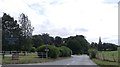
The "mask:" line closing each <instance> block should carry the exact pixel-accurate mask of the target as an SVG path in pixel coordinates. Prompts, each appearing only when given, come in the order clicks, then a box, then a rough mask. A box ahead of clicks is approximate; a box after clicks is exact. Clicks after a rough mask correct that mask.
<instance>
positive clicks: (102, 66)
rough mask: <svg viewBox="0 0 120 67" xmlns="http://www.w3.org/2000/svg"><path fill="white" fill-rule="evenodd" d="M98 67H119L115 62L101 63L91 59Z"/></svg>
mask: <svg viewBox="0 0 120 67" xmlns="http://www.w3.org/2000/svg"><path fill="white" fill-rule="evenodd" d="M92 61H93V62H94V63H96V64H97V65H98V66H100V67H119V66H118V63H117V62H109V61H102V60H98V59H92Z"/></svg>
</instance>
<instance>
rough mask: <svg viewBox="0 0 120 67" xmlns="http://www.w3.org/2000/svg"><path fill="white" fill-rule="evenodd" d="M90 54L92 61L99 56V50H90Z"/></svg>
mask: <svg viewBox="0 0 120 67" xmlns="http://www.w3.org/2000/svg"><path fill="white" fill-rule="evenodd" d="M88 52H89V57H90V59H92V58H96V54H97V50H96V49H89V50H88Z"/></svg>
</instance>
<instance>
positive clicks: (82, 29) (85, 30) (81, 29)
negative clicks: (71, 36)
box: [75, 28, 88, 32]
mask: <svg viewBox="0 0 120 67" xmlns="http://www.w3.org/2000/svg"><path fill="white" fill-rule="evenodd" d="M75 31H77V32H88V29H85V28H76V29H75Z"/></svg>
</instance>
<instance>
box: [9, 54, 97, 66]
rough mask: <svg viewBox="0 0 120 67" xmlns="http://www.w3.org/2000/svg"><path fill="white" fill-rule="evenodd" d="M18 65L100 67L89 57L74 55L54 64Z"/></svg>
mask: <svg viewBox="0 0 120 67" xmlns="http://www.w3.org/2000/svg"><path fill="white" fill-rule="evenodd" d="M17 65H21V66H22V67H24V66H23V65H27V66H28V67H30V66H34V67H35V66H42V67H43V66H44V65H46V66H49V65H53V66H51V67H54V66H56V65H57V67H58V65H61V66H64V67H66V66H67V67H69V66H72V67H74V66H78V67H80V66H81V65H85V66H86V67H87V66H88V67H90V66H91V67H93V66H95V67H98V66H97V65H96V64H95V63H93V62H92V61H91V60H90V58H89V56H87V55H79V56H78V55H72V57H71V58H67V59H63V60H57V61H53V62H45V63H35V64H17ZM73 65H74V66H73ZM46 66H45V67H46ZM61 66H60V67H61ZM11 67H14V66H11ZM81 67H83V66H81Z"/></svg>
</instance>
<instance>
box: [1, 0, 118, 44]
mask: <svg viewBox="0 0 120 67" xmlns="http://www.w3.org/2000/svg"><path fill="white" fill-rule="evenodd" d="M105 2H109V1H107V0H0V13H1V12H6V13H9V14H10V15H11V16H13V17H16V19H17V17H18V16H19V14H20V13H25V14H27V15H28V17H29V19H30V20H31V22H32V25H33V26H34V27H35V30H34V34H39V33H44V32H45V33H46V32H48V33H49V34H50V35H53V36H57V35H59V36H62V37H67V36H70V35H76V34H83V35H85V36H86V38H87V39H88V41H90V42H91V41H96V42H98V38H99V36H101V37H102V38H103V41H107V39H104V38H109V39H108V41H107V42H109V41H111V42H113V43H117V41H116V40H117V37H116V36H113V35H118V34H117V33H118V18H117V17H118V16H117V15H118V12H117V7H115V6H117V3H113V4H109V3H105ZM110 2H114V1H112V0H111V1H110ZM115 2H116V1H115ZM0 15H1V14H0ZM76 29H77V30H76ZM83 29H84V30H83ZM78 30H79V31H78ZM85 30H86V31H85ZM111 36H113V37H111ZM112 40H114V41H112Z"/></svg>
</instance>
